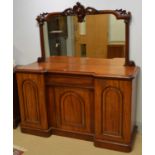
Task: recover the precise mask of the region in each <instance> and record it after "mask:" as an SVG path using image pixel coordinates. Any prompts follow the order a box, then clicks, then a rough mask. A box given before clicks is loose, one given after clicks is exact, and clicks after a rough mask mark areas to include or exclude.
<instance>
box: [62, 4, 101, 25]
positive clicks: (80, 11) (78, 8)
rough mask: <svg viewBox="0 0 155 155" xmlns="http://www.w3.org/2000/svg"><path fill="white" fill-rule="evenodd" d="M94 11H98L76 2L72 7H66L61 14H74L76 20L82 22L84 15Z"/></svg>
mask: <svg viewBox="0 0 155 155" xmlns="http://www.w3.org/2000/svg"><path fill="white" fill-rule="evenodd" d="M95 13H98V11H97V10H96V9H94V8H91V7H87V8H85V7H84V6H83V5H81V3H79V2H77V3H76V5H74V6H73V8H69V9H66V10H65V11H64V12H62V15H65V16H71V15H76V16H77V17H78V22H82V21H83V20H84V17H85V16H86V15H90V14H95Z"/></svg>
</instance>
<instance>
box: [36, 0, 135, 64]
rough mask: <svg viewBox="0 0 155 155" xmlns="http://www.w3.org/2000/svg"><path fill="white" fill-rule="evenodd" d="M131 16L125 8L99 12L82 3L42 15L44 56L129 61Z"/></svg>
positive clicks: (39, 17) (40, 58) (40, 18)
mask: <svg viewBox="0 0 155 155" xmlns="http://www.w3.org/2000/svg"><path fill="white" fill-rule="evenodd" d="M130 18H131V13H130V12H127V11H126V10H123V9H119V10H118V9H117V10H96V9H95V8H92V7H84V6H83V5H81V4H80V3H79V2H77V3H76V5H74V6H73V7H72V8H68V9H65V10H64V11H63V12H51V13H42V14H40V15H39V16H37V18H36V20H37V21H38V24H39V30H40V43H41V57H39V58H38V62H43V61H45V60H46V58H48V57H50V56H73V57H90V58H103V59H112V58H121V59H124V65H125V66H134V65H135V64H134V62H133V61H130V60H129V34H130V32H129V23H130Z"/></svg>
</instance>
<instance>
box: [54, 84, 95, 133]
mask: <svg viewBox="0 0 155 155" xmlns="http://www.w3.org/2000/svg"><path fill="white" fill-rule="evenodd" d="M55 95H56V109H57V126H58V128H60V129H64V130H67V131H73V132H74V131H81V132H88V133H91V131H92V128H91V126H92V125H91V123H92V122H93V121H92V120H94V119H93V112H92V110H93V108H92V103H93V93H92V91H91V90H87V89H81V88H68V87H56V88H55Z"/></svg>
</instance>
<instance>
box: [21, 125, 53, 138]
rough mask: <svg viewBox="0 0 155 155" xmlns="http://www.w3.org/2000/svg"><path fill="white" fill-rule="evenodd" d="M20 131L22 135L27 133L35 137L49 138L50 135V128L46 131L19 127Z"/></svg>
mask: <svg viewBox="0 0 155 155" xmlns="http://www.w3.org/2000/svg"><path fill="white" fill-rule="evenodd" d="M21 131H22V132H23V133H28V134H31V135H36V136H41V137H49V136H51V134H52V130H51V128H50V129H48V130H40V129H33V128H26V127H21Z"/></svg>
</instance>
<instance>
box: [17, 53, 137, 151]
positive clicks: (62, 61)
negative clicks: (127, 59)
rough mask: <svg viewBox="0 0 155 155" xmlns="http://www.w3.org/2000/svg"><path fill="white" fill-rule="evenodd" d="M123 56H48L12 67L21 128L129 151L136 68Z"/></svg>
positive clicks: (134, 131) (42, 134)
mask: <svg viewBox="0 0 155 155" xmlns="http://www.w3.org/2000/svg"><path fill="white" fill-rule="evenodd" d="M123 64H124V59H122V58H114V59H99V58H78V57H65V56H52V57H49V58H48V59H47V60H46V61H45V62H39V63H38V62H36V63H33V64H30V65H26V66H19V67H17V68H16V73H17V74H16V76H17V83H18V94H19V101H20V113H21V124H20V126H21V131H22V132H25V133H30V134H34V135H39V136H45V137H46V136H50V135H52V134H57V135H62V136H69V137H74V138H79V139H85V140H90V141H93V142H94V144H95V146H98V147H104V148H109V149H114V150H119V151H125V152H129V151H131V147H132V143H133V139H134V138H133V137H134V134H135V133H136V126H135V106H136V79H137V75H138V71H139V68H138V67H136V66H132V67H131V66H124V65H123Z"/></svg>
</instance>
